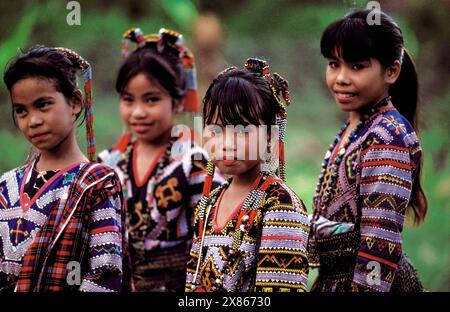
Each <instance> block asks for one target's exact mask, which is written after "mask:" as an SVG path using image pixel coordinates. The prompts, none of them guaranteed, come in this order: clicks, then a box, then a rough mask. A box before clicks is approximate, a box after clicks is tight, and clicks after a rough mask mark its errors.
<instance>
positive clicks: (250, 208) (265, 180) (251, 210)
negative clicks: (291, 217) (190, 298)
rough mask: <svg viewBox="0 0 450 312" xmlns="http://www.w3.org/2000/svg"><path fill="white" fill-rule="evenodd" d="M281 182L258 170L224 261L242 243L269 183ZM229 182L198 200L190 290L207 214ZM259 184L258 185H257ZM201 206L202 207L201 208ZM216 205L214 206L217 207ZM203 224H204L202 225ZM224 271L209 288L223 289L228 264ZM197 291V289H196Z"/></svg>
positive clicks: (194, 281) (200, 256) (193, 286)
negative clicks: (193, 268) (193, 263)
mask: <svg viewBox="0 0 450 312" xmlns="http://www.w3.org/2000/svg"><path fill="white" fill-rule="evenodd" d="M277 181H278V182H282V180H281V179H279V178H276V177H274V176H271V175H268V174H265V173H263V172H260V174H259V176H258V177H257V178H256V180H255V181H254V183H253V185H254V188H253V190H251V191H250V192H249V193H248V195H247V196H246V198H245V199H244V201H243V204H242V207H241V209H240V211H239V214H238V217H237V222H236V226H235V228H234V231H233V242H232V245H231V248H230V249H229V250H228V259H227V260H226V261H225V262H228V261H230V260H232V259H234V257H235V256H236V255H237V254H238V252H239V247H240V245H241V243H242V239H243V237H244V234H245V233H247V232H249V231H250V229H251V227H252V224H253V221H254V219H255V217H256V214H257V212H258V210H260V209H261V208H262V206H263V199H264V196H265V195H266V190H267V188H268V187H269V185H270V184H272V183H273V182H277ZM230 183H231V179H228V180H227V181H225V182H224V183H223V184H222V185H221V186H219V187H218V188H217V189H215V190H214V191H213V192H211V194H210V196H209V198H208V199H207V200H205V201H201V202H200V207H199V208H200V209H199V215H198V216H197V218H198V219H199V222H198V224H199V237H201V243H200V246H199V249H198V261H197V268H196V271H195V274H194V278H193V280H192V286H191V290H192V291H196V290H197V275H198V273H199V268H200V263H201V261H202V254H203V242H204V238H205V234H206V233H205V230H206V225H207V223H208V220H209V215H210V212H211V209H212V207H214V206H215V205H216V203H217V200H218V198H219V197H220V194H222V193H223V191H224V190H225V189H226V188H228V186H229V185H230ZM258 185H259V186H258ZM202 208H203V209H202ZM217 208H218V207H216V209H217ZM203 225H204V226H203ZM224 268H225V269H224V271H223V272H219V274H218V277H217V279H216V280H215V283H214V285H213V286H212V287H211V290H213V291H217V290H223V289H222V288H223V287H222V286H223V277H224V274H227V273H228V266H227V265H225V266H224ZM197 291H199V290H197Z"/></svg>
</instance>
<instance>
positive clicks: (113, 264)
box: [80, 175, 126, 292]
mask: <svg viewBox="0 0 450 312" xmlns="http://www.w3.org/2000/svg"><path fill="white" fill-rule="evenodd" d="M89 195H90V198H89V203H90V206H91V207H89V209H90V211H91V215H90V231H89V235H90V237H89V250H88V251H87V256H88V262H89V269H88V272H87V273H86V274H85V275H84V276H83V277H82V283H81V286H80V291H86V292H110V291H120V290H121V289H122V279H123V265H122V263H123V257H124V249H126V244H125V242H126V239H125V238H124V232H123V227H122V224H123V213H122V210H123V207H122V190H121V186H120V182H119V180H118V178H117V176H116V175H113V176H110V177H109V178H107V179H106V180H104V181H103V182H101V183H99V184H97V185H96V186H95V188H93V189H92V191H91V192H90V194H89ZM124 282H125V281H124Z"/></svg>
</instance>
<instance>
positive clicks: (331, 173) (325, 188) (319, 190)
mask: <svg viewBox="0 0 450 312" xmlns="http://www.w3.org/2000/svg"><path fill="white" fill-rule="evenodd" d="M390 99H391V97H390V96H388V97H386V98H384V99H382V100H381V101H379V102H378V103H377V104H375V105H373V106H371V107H370V108H368V109H366V110H364V111H362V114H361V115H362V117H361V119H360V120H359V122H358V124H357V126H356V128H355V129H354V130H353V131H352V132H351V133H350V135H349V136H348V138H347V140H346V141H345V142H343V144H342V146H341V148H340V149H339V151H338V152H337V155H336V157H334V158H333V157H332V156H333V151H334V149H335V148H336V146H337V145H338V144H339V142H340V141H341V138H342V135H343V134H344V132H345V130H346V129H347V128H348V126H349V124H350V121H349V120H348V121H346V122H345V123H344V124H343V125H342V127H341V129H340V130H339V132H338V134H337V135H336V137H335V139H334V141H333V143H332V144H330V146H329V148H328V150H327V152H326V154H325V158H324V160H323V162H322V167H321V169H320V174H319V179H318V180H319V181H318V182H317V185H316V192H315V194H316V195H315V198H314V202H315V203H318V200H319V199H320V207H315V208H316V209H315V213H314V215H315V217H318V215H319V213H320V212H324V211H325V210H326V208H327V206H328V203H329V200H330V199H331V198H332V196H333V188H334V187H335V183H336V181H337V178H338V169H339V165H340V163H341V162H342V159H343V157H344V155H345V152H346V151H347V148H348V147H349V146H350V144H351V143H353V142H354V141H355V139H356V138H357V137H358V136H357V133H358V132H359V131H360V130H361V129H362V128H363V127H364V126H365V125H366V123H367V122H368V121H370V120H371V117H372V116H374V115H375V114H376V113H378V112H379V111H380V109H381V108H382V107H384V106H387V105H389V104H392V103H391V101H390Z"/></svg>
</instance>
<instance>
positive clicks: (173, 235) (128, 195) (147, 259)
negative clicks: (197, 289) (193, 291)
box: [99, 135, 222, 291]
mask: <svg viewBox="0 0 450 312" xmlns="http://www.w3.org/2000/svg"><path fill="white" fill-rule="evenodd" d="M137 144H139V141H136V140H134V139H131V138H130V137H129V136H128V135H124V136H123V137H122V138H121V139H120V140H119V143H118V144H117V145H116V146H115V147H114V148H112V149H111V150H110V151H103V152H102V153H100V154H99V158H100V160H101V161H102V162H104V163H106V164H108V165H111V166H112V167H114V168H115V169H116V172H117V173H118V174H119V176H120V178H121V181H122V184H123V186H124V196H125V203H126V207H127V208H126V209H127V226H128V231H129V236H130V253H131V259H132V266H133V269H132V270H133V277H134V283H135V287H136V290H137V291H183V290H184V284H185V277H186V257H187V255H188V252H189V248H190V245H191V238H192V233H193V214H194V207H195V205H196V204H197V201H198V200H199V199H200V197H201V193H202V189H203V182H204V180H205V166H206V163H207V160H206V153H205V151H204V150H203V149H201V148H200V147H198V146H197V145H195V144H192V145H191V143H190V141H183V140H176V141H174V140H172V142H171V143H170V144H168V146H167V147H165V148H163V149H162V150H161V152H160V155H159V156H158V157H157V159H155V161H154V163H153V164H152V165H151V166H150V168H149V169H148V171H147V174H146V177H145V178H144V179H143V180H142V181H138V179H137V178H136V173H135V168H136V163H135V161H136V153H135V151H136V146H137ZM172 147H173V149H172ZM172 150H173V151H178V153H179V154H180V155H179V156H180V157H173V156H174V155H171V151H172ZM221 181H222V178H221V177H220V175H217V178H216V179H215V182H214V185H215V186H218V185H220V183H221Z"/></svg>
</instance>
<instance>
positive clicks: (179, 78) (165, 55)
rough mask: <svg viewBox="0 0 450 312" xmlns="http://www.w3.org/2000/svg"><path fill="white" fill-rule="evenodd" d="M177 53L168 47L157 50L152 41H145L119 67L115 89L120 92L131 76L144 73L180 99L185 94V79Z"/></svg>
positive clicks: (176, 98) (174, 97) (175, 98)
mask: <svg viewBox="0 0 450 312" xmlns="http://www.w3.org/2000/svg"><path fill="white" fill-rule="evenodd" d="M172 50H173V51H172ZM177 53H179V52H178V51H176V50H175V49H174V48H173V49H172V48H170V47H164V49H163V50H162V51H161V52H159V51H158V47H157V44H156V43H154V42H150V43H146V45H145V46H144V47H141V48H139V49H137V50H135V51H133V52H132V53H131V54H130V55H129V56H128V57H127V59H126V60H125V61H124V63H123V64H122V65H121V67H120V69H119V74H118V75H117V80H116V91H117V92H118V93H122V92H123V90H124V88H125V86H126V85H127V84H128V82H129V81H130V79H131V78H133V77H135V76H136V75H138V74H144V75H145V76H146V77H147V78H148V79H150V80H152V81H155V82H157V83H158V84H159V85H160V86H161V87H163V88H164V89H165V90H166V91H167V92H168V93H169V94H170V96H171V97H172V99H174V100H180V99H182V98H183V97H184V96H185V94H186V81H185V78H184V74H183V65H182V64H181V62H180V60H179V58H178V57H177Z"/></svg>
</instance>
